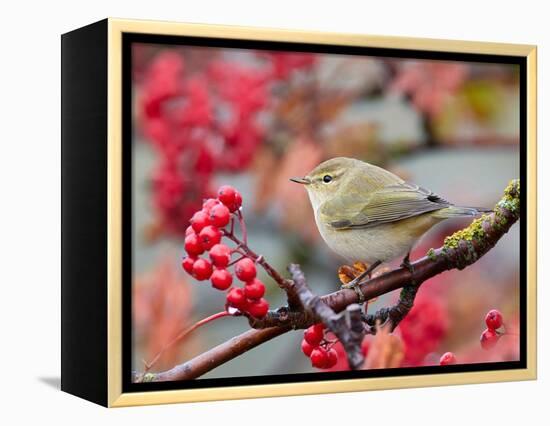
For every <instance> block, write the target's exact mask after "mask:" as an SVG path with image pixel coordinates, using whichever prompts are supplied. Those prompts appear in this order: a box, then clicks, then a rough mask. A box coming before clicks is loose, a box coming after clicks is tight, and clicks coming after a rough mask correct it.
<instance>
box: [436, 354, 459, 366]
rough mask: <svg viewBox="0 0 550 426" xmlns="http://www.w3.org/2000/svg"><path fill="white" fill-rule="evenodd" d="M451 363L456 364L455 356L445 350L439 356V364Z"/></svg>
mask: <svg viewBox="0 0 550 426" xmlns="http://www.w3.org/2000/svg"><path fill="white" fill-rule="evenodd" d="M452 364H456V356H455V354H454V353H452V352H445V353H444V354H443V355H441V358H439V365H452Z"/></svg>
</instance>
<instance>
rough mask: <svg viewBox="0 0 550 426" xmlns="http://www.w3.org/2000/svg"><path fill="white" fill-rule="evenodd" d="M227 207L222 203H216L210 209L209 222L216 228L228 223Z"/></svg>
mask: <svg viewBox="0 0 550 426" xmlns="http://www.w3.org/2000/svg"><path fill="white" fill-rule="evenodd" d="M230 215H231V213H229V209H228V208H227V207H226V206H224V205H223V204H218V205H217V206H214V207H212V208H211V209H210V223H211V224H212V225H214V226H217V227H218V228H223V227H224V226H225V225H227V224H228V223H229V216H230Z"/></svg>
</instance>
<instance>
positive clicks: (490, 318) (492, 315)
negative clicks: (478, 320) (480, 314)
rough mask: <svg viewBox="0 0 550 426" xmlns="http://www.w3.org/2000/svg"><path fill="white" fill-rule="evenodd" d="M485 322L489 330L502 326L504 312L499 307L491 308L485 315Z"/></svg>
mask: <svg viewBox="0 0 550 426" xmlns="http://www.w3.org/2000/svg"><path fill="white" fill-rule="evenodd" d="M485 324H487V328H488V329H489V330H496V329H497V328H500V327H502V314H501V313H500V311H499V310H497V309H491V310H490V311H489V312H488V313H487V315H486V316H485Z"/></svg>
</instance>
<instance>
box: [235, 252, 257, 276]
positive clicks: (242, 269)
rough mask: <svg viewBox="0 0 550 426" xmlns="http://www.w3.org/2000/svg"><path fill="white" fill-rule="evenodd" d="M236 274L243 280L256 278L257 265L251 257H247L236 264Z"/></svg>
mask: <svg viewBox="0 0 550 426" xmlns="http://www.w3.org/2000/svg"><path fill="white" fill-rule="evenodd" d="M235 274H236V275H237V278H238V279H240V280H241V281H244V282H247V281H251V280H253V279H254V278H256V265H255V264H254V262H253V261H252V260H251V259H249V258H248V257H245V258H244V259H241V260H239V261H238V262H237V264H236V265H235Z"/></svg>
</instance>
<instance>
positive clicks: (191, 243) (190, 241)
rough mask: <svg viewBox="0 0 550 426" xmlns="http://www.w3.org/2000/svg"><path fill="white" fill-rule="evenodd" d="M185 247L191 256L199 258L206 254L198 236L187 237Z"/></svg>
mask: <svg viewBox="0 0 550 426" xmlns="http://www.w3.org/2000/svg"><path fill="white" fill-rule="evenodd" d="M184 247H185V251H186V252H187V254H189V255H190V256H198V255H199V254H202V253H203V252H204V247H203V246H202V244H201V241H200V239H199V236H198V235H197V234H190V235H188V236H187V237H185V243H184Z"/></svg>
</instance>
